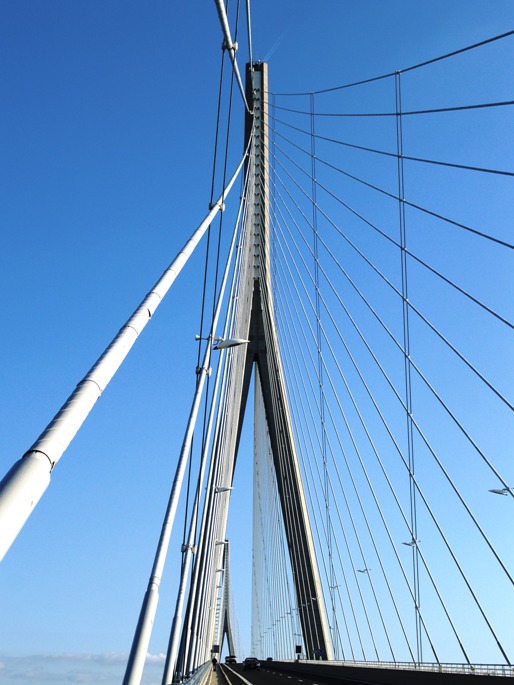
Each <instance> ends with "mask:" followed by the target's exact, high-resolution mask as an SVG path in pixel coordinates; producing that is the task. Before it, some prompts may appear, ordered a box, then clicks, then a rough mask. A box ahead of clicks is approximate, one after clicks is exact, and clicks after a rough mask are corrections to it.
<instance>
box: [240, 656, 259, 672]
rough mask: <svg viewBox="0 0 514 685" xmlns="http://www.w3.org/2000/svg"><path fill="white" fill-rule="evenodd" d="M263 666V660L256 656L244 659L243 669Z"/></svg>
mask: <svg viewBox="0 0 514 685" xmlns="http://www.w3.org/2000/svg"><path fill="white" fill-rule="evenodd" d="M260 667H261V662H260V661H259V659H257V657H256V656H247V657H246V659H245V660H244V661H243V671H246V670H247V669H257V670H258V669H259V668H260Z"/></svg>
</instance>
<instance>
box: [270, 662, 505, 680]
mask: <svg viewBox="0 0 514 685" xmlns="http://www.w3.org/2000/svg"><path fill="white" fill-rule="evenodd" d="M286 661H287V662H291V663H294V660H293V659H287V660H285V659H284V662H286ZM300 663H302V664H318V665H321V664H324V665H326V666H348V667H352V666H355V667H358V668H390V669H400V670H402V671H430V672H432V673H462V674H466V675H489V676H491V675H494V676H500V677H506V678H512V677H514V666H509V665H507V664H437V663H413V662H412V661H315V660H311V659H302V660H301V662H300Z"/></svg>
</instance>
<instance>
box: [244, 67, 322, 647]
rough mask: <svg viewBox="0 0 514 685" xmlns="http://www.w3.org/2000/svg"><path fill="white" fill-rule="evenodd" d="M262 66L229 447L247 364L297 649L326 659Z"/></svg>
mask: <svg viewBox="0 0 514 685" xmlns="http://www.w3.org/2000/svg"><path fill="white" fill-rule="evenodd" d="M267 67H268V65H267V64H266V63H263V62H259V63H255V64H253V65H247V73H246V97H247V101H248V102H249V103H250V109H251V110H252V112H253V114H247V117H246V141H247V143H248V142H249V140H250V138H251V137H252V140H253V142H252V145H251V153H250V158H249V161H248V170H249V173H250V176H249V181H248V183H249V187H248V191H247V192H248V198H249V200H248V202H250V207H249V212H248V218H247V221H249V222H251V224H252V226H251V227H250V230H249V233H250V232H252V233H253V240H251V241H249V243H250V244H249V246H248V251H249V252H251V259H252V260H253V279H252V281H250V289H251V305H250V307H248V319H247V326H248V333H247V338H248V340H249V341H250V342H249V344H248V346H247V348H246V360H245V364H244V374H243V385H242V391H241V397H240V402H239V406H238V407H236V411H238V414H239V416H238V421H237V440H236V450H237V444H238V443H239V437H240V434H241V429H242V424H243V418H244V413H245V406H246V401H247V397H248V391H249V387H250V381H251V376H252V373H253V372H254V370H255V371H256V372H257V373H258V376H259V381H260V386H261V388H262V396H263V403H264V409H265V416H266V422H267V428H268V432H269V436H270V442H271V448H272V452H273V463H274V466H275V472H276V477H277V484H278V493H279V499H280V504H281V509H282V515H283V520H284V525H285V534H286V539H287V544H288V550H289V555H290V560H291V567H292V571H293V582H294V587H295V593H296V599H297V603H298V611H299V617H300V622H301V626H302V633H303V639H304V649H305V653H306V655H307V657H309V658H312V657H313V655H314V654H315V652H316V651H317V650H319V649H321V650H322V653H323V655H324V656H325V658H328V659H331V658H332V647H331V641H330V637H329V629H328V623H327V619H326V613H325V607H324V602H323V595H322V591H321V583H320V579H319V573H318V567H317V563H316V557H315V552H314V545H313V540H312V533H311V528H310V524H309V516H308V512H307V505H306V500H305V494H304V489H303V485H302V477H301V472H300V467H299V463H298V457H297V453H296V449H295V442H294V435H293V428H292V423H291V418H290V413H289V407H288V401H287V395H286V388H285V383H284V373H283V370H282V362H281V357H280V348H279V343H278V338H277V334H276V328H275V314H274V304H273V293H272V286H271V274H270V236H269V172H268V144H269V143H268V102H267V96H268V68H267ZM250 271H251V269H250ZM247 297H248V296H247ZM248 299H250V298H249V297H248Z"/></svg>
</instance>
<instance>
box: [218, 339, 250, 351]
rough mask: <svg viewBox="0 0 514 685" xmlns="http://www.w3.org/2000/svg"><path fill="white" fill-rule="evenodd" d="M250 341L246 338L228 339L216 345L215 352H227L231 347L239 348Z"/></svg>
mask: <svg viewBox="0 0 514 685" xmlns="http://www.w3.org/2000/svg"><path fill="white" fill-rule="evenodd" d="M249 342H250V341H249V340H245V339H244V338H227V339H226V340H220V341H219V343H218V344H217V345H214V347H213V348H212V349H213V350H226V349H228V348H229V347H238V345H246V344H248V343H249Z"/></svg>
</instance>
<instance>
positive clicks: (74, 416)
mask: <svg viewBox="0 0 514 685" xmlns="http://www.w3.org/2000/svg"><path fill="white" fill-rule="evenodd" d="M245 157H246V153H245V156H244V157H243V160H242V161H241V163H240V164H239V166H238V168H237V170H236V172H235V173H234V175H233V176H232V178H231V179H230V181H229V183H228V185H227V187H226V188H225V190H224V191H223V193H222V195H221V197H220V199H219V200H218V202H217V203H216V204H215V205H214V206H213V207H212V209H211V210H210V212H209V214H208V215H207V216H206V217H205V219H204V220H203V221H202V223H201V224H200V226H199V227H198V228H197V229H196V231H195V232H194V233H193V235H192V236H191V238H190V239H189V240H188V241H187V243H186V244H185V245H184V247H183V248H182V250H181V251H180V252H179V254H178V255H177V257H176V258H175V260H174V261H173V262H172V263H171V265H170V266H169V267H168V269H166V271H165V272H164V274H163V275H162V276H161V278H160V279H159V281H157V283H156V284H155V286H154V288H153V289H152V290H151V291H150V292H149V293H148V295H147V296H146V297H145V299H144V300H143V302H142V303H141V304H140V305H139V307H138V308H137V309H136V311H135V312H134V314H133V315H132V317H131V318H130V319H129V321H127V323H126V324H125V325H124V326H123V327H122V328H121V330H120V331H119V333H118V335H117V336H116V337H115V338H114V340H113V341H112V342H111V344H110V345H109V347H108V348H107V349H106V350H105V352H104V353H103V354H102V356H101V357H100V358H99V360H98V361H97V362H96V364H95V365H94V366H93V367H92V369H91V370H90V371H89V373H88V374H87V375H86V376H85V377H84V379H83V380H82V381H80V383H79V384H78V385H77V387H76V388H75V390H74V392H73V393H72V395H71V396H70V397H69V398H68V400H67V401H66V402H65V404H64V405H63V406H62V407H61V409H60V410H59V412H58V413H57V414H56V416H55V417H54V419H53V420H52V421H51V423H50V424H49V425H48V426H47V427H46V428H45V430H44V431H43V433H42V434H41V435H40V436H39V438H38V439H37V440H36V442H35V443H34V444H33V445H32V447H31V448H30V449H29V450H28V451H27V452H26V453H25V454H24V455H23V456H22V458H21V459H20V460H18V461H17V462H16V463H15V464H14V466H12V468H11V469H10V470H9V471H8V472H7V474H6V475H5V476H4V478H3V479H2V481H1V482H0V560H2V559H3V557H4V556H5V554H6V552H7V550H8V549H9V548H10V546H11V545H12V543H13V542H14V540H15V539H16V536H17V535H18V533H19V532H20V530H21V529H22V527H23V525H24V524H25V521H26V520H27V519H28V517H29V516H30V514H31V513H32V511H33V510H34V507H35V506H36V504H37V503H38V502H39V500H40V498H41V496H42V495H43V493H44V492H45V490H46V488H47V487H48V485H49V483H50V473H51V471H52V469H53V468H54V466H55V464H56V463H57V462H58V461H59V459H60V458H61V456H62V455H63V453H64V451H65V450H66V448H67V447H68V445H69V444H70V442H71V441H72V440H73V438H74V437H75V435H76V433H77V431H78V430H79V428H80V427H81V426H82V424H83V423H84V421H85V420H86V418H87V416H88V414H89V412H90V411H91V409H92V408H93V406H94V404H95V402H96V401H97V400H98V398H99V397H100V395H101V394H102V392H103V390H104V389H105V388H106V387H107V385H108V383H109V381H110V380H111V378H112V377H113V376H114V374H115V373H116V371H117V370H118V368H119V367H120V365H121V363H122V362H123V360H124V359H125V357H126V356H127V354H128V353H129V351H130V349H131V348H132V345H133V344H134V343H135V341H136V339H137V337H138V336H139V334H140V333H141V331H142V330H143V328H144V327H145V326H146V324H147V323H148V322H149V321H150V319H151V317H152V315H153V313H154V312H155V310H156V309H157V307H158V306H159V304H160V303H161V301H162V299H163V297H164V296H165V295H166V293H167V292H168V290H169V289H170V287H171V286H172V284H173V282H174V281H175V278H176V277H177V276H178V274H179V273H180V271H181V270H182V268H183V267H184V265H185V264H186V262H187V260H188V259H189V257H190V256H191V254H192V253H193V251H194V249H195V248H196V246H197V245H198V243H199V241H200V239H201V238H202V236H203V234H204V233H205V231H206V230H207V228H208V226H209V225H210V224H211V222H212V220H213V219H214V217H215V216H216V214H217V213H218V212H219V211H220V210H223V202H224V199H225V198H226V196H227V195H228V193H229V192H230V190H231V188H232V186H233V184H234V183H235V180H236V178H237V176H238V174H239V172H240V170H241V168H242V166H243V163H244V158H245Z"/></svg>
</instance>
